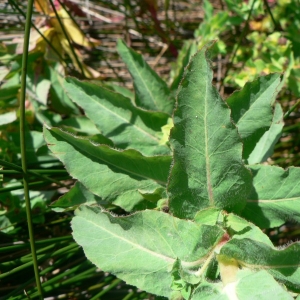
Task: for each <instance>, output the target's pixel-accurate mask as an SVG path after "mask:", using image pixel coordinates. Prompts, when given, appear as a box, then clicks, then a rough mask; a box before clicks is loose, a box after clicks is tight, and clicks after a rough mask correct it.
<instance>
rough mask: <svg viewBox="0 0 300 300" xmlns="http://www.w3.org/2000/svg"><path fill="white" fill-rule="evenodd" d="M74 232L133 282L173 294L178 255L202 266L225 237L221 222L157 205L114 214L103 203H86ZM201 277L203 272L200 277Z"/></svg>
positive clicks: (186, 263)
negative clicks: (166, 210) (125, 214)
mask: <svg viewBox="0 0 300 300" xmlns="http://www.w3.org/2000/svg"><path fill="white" fill-rule="evenodd" d="M72 229H73V236H74V239H75V240H76V242H77V243H78V244H79V245H81V246H82V247H83V250H84V252H85V255H86V256H87V258H88V259H89V260H91V261H92V262H93V263H94V264H95V265H97V266H98V267H99V268H101V269H102V270H104V271H106V272H111V273H113V274H116V275H117V276H118V277H119V278H121V279H123V280H125V281H126V282H127V283H129V284H133V285H135V286H137V287H138V288H140V289H143V290H146V291H148V292H151V293H154V294H157V295H161V296H165V297H168V296H169V295H170V293H171V292H172V290H171V283H172V274H171V271H172V267H173V265H174V263H176V262H177V260H180V261H181V266H182V267H183V268H184V269H186V270H189V271H190V272H191V273H193V272H197V271H198V269H199V268H200V267H201V266H202V265H203V263H204V262H205V260H206V258H207V256H208V255H209V254H210V253H211V252H213V251H214V248H215V247H216V245H217V244H218V242H219V241H220V239H221V238H222V236H223V234H224V232H223V230H222V229H220V228H219V227H218V226H208V225H201V226H200V225H197V224H196V223H193V222H191V221H186V220H180V219H177V218H175V217H173V216H170V215H169V214H165V213H163V212H157V211H149V210H146V211H143V212H138V213H136V214H133V215H131V216H128V217H113V216H111V215H110V214H109V213H107V212H103V211H101V208H99V207H88V206H81V207H79V208H78V209H77V210H76V216H75V217H74V219H73V220H72ZM200 279H201V277H200Z"/></svg>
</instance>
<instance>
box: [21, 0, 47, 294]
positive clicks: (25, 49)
mask: <svg viewBox="0 0 300 300" xmlns="http://www.w3.org/2000/svg"><path fill="white" fill-rule="evenodd" d="M32 10H33V0H28V5H27V14H26V22H25V34H24V45H23V56H22V75H21V95H20V143H21V156H22V170H23V185H24V197H25V203H26V216H27V223H28V232H29V239H30V248H31V253H32V261H33V268H34V274H35V281H36V286H37V289H38V292H39V297H40V299H43V290H42V285H41V281H40V276H39V269H38V261H37V256H36V249H35V239H34V232H33V226H32V217H31V205H30V197H29V185H28V172H27V164H26V141H25V110H26V108H25V101H26V75H27V60H28V47H29V38H30V27H31V17H32Z"/></svg>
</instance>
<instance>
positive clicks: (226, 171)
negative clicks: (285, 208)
mask: <svg viewBox="0 0 300 300" xmlns="http://www.w3.org/2000/svg"><path fill="white" fill-rule="evenodd" d="M211 81H212V71H211V69H210V65H209V62H208V61H207V59H206V51H205V49H204V50H202V51H200V52H198V53H197V54H196V55H195V56H194V58H193V60H192V61H191V63H190V64H189V65H188V67H187V69H186V73H185V76H184V79H183V80H182V82H181V85H180V87H179V92H178V98H177V107H176V110H175V112H174V118H173V119H174V127H173V129H172V130H171V134H170V144H171V146H172V148H173V149H174V160H173V161H174V163H173V167H172V169H171V173H170V178H169V183H168V191H169V194H170V208H171V211H172V212H173V213H174V215H176V216H179V217H183V218H193V217H194V216H195V213H196V212H197V211H199V210H201V209H204V208H206V207H213V206H216V207H219V208H224V209H226V210H229V211H238V210H240V209H241V208H243V206H244V205H245V204H246V197H247V195H248V193H249V191H250V188H251V183H252V181H251V174H250V172H249V170H247V169H246V168H245V166H244V165H243V162H242V143H241V141H240V137H239V134H238V131H237V129H236V127H235V125H234V124H233V123H232V122H231V120H230V109H229V108H228V106H227V105H226V103H225V102H224V101H223V100H222V99H221V98H220V96H219V94H218V92H217V91H216V89H215V88H214V87H213V85H212V83H211Z"/></svg>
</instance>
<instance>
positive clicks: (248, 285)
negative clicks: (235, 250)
mask: <svg viewBox="0 0 300 300" xmlns="http://www.w3.org/2000/svg"><path fill="white" fill-rule="evenodd" d="M233 285H235V284H233ZM234 289H235V293H236V295H237V298H238V299H241V300H253V299H264V300H274V299H280V300H293V299H294V298H293V297H292V296H291V295H290V294H289V293H288V292H287V291H286V290H285V289H284V288H283V286H281V285H280V284H279V283H278V282H276V281H275V280H274V278H273V276H272V275H270V274H268V273H267V272H266V271H264V270H262V271H259V272H256V273H252V272H251V271H248V270H247V271H240V272H238V283H237V285H236V287H234ZM229 291H230V293H231V292H232V289H229ZM231 295H232V294H231ZM229 296H230V295H229Z"/></svg>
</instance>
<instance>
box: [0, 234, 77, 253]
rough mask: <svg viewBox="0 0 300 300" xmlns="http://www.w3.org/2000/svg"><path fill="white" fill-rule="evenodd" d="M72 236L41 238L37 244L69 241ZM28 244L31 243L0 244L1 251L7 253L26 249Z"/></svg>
mask: <svg viewBox="0 0 300 300" xmlns="http://www.w3.org/2000/svg"><path fill="white" fill-rule="evenodd" d="M72 239H73V238H72V236H71V235H66V236H62V237H57V238H51V239H46V240H40V241H36V242H35V244H36V245H44V244H46V245H47V244H49V243H54V244H56V243H59V242H63V241H68V240H72ZM28 246H30V243H24V244H17V245H11V244H9V245H3V244H0V253H5V252H10V253H11V252H12V251H16V250H22V249H26V248H28Z"/></svg>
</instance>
